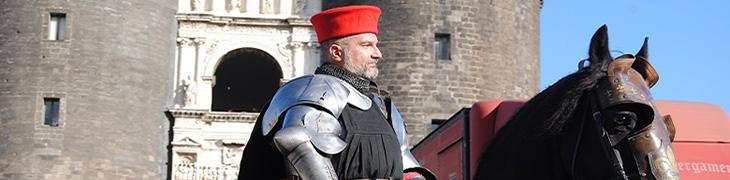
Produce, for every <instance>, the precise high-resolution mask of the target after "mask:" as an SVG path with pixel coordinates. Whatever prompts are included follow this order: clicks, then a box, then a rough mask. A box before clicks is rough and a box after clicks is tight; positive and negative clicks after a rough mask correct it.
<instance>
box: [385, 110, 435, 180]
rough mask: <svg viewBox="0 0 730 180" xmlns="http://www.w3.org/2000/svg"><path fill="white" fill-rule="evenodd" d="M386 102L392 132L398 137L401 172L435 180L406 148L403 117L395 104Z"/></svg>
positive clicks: (406, 141) (406, 139) (431, 173)
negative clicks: (415, 173) (401, 158)
mask: <svg viewBox="0 0 730 180" xmlns="http://www.w3.org/2000/svg"><path fill="white" fill-rule="evenodd" d="M386 102H387V104H390V107H389V111H390V119H391V125H392V126H393V130H395V134H396V136H398V141H399V142H400V144H401V146H400V150H401V156H402V157H403V172H404V173H409V172H417V173H418V174H420V175H421V176H423V177H424V178H426V179H427V180H435V179H436V175H435V174H434V173H433V172H431V171H430V170H428V169H426V168H425V167H423V166H421V164H419V163H418V161H417V160H416V157H414V156H413V154H412V153H411V148H409V147H408V146H409V145H408V135H407V134H406V128H405V122H404V121H403V117H402V116H401V115H400V112H398V109H397V108H396V107H395V103H393V102H392V101H391V100H390V99H387V100H386Z"/></svg>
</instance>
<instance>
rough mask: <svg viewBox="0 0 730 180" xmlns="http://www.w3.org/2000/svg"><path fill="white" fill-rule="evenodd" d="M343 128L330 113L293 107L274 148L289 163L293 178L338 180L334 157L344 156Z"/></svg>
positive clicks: (277, 133) (307, 107) (310, 107)
mask: <svg viewBox="0 0 730 180" xmlns="http://www.w3.org/2000/svg"><path fill="white" fill-rule="evenodd" d="M341 131H342V127H341V125H340V124H339V122H338V121H337V119H336V118H335V117H334V116H332V115H331V114H329V113H328V112H325V111H322V110H318V109H316V108H314V107H312V106H308V105H297V106H294V107H291V108H290V109H289V110H288V111H287V112H286V115H285V116H284V120H283V124H282V128H281V129H280V130H279V131H277V132H276V134H274V138H273V139H274V144H275V145H276V147H277V149H279V151H280V152H281V154H282V155H283V156H284V157H285V158H286V159H287V160H288V161H289V163H290V165H291V167H293V168H292V169H291V171H292V174H295V175H298V176H299V178H300V179H337V174H336V173H335V169H334V168H333V166H332V162H331V161H330V155H333V154H336V153H339V152H341V151H342V150H343V149H344V148H345V142H344V141H342V139H340V137H339V135H340V133H341Z"/></svg>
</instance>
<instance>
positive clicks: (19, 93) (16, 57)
mask: <svg viewBox="0 0 730 180" xmlns="http://www.w3.org/2000/svg"><path fill="white" fill-rule="evenodd" d="M176 7H177V2H176V1H170V0H163V1H159V0H127V1H68V0H35V1H0V179H164V178H166V177H165V176H166V174H167V173H166V171H167V168H168V167H167V165H166V163H167V161H168V155H167V146H168V144H169V143H168V142H169V141H168V133H167V132H168V130H169V123H168V120H167V118H166V117H165V114H164V109H165V107H167V106H169V103H170V102H171V101H172V95H171V93H170V92H168V91H167V89H170V88H169V87H170V86H171V84H172V83H171V82H170V80H169V79H170V76H171V74H172V61H173V60H174V52H175V50H174V47H175V32H176V21H175V17H174V14H175V10H176Z"/></svg>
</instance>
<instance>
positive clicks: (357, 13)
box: [311, 5, 380, 43]
mask: <svg viewBox="0 0 730 180" xmlns="http://www.w3.org/2000/svg"><path fill="white" fill-rule="evenodd" d="M379 17H380V8H378V7H375V6H367V5H357V6H345V7H338V8H332V9H328V10H326V11H322V12H320V13H317V14H315V15H314V16H312V19H311V21H312V25H314V31H316V32H317V40H318V41H319V42H320V43H321V42H324V41H327V40H330V39H334V38H339V37H345V36H349V35H355V34H362V33H373V34H378V18H379Z"/></svg>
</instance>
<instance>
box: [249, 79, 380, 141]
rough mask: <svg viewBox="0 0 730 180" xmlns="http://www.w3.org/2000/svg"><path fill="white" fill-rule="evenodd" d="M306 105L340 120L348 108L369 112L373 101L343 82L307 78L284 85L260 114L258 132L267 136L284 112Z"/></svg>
mask: <svg viewBox="0 0 730 180" xmlns="http://www.w3.org/2000/svg"><path fill="white" fill-rule="evenodd" d="M303 104H306V105H309V106H312V107H315V108H318V109H322V110H325V111H327V112H328V113H330V114H332V115H333V116H334V117H335V118H337V117H339V116H340V114H341V113H342V110H343V109H344V108H345V106H346V105H347V104H351V105H353V106H355V107H357V108H359V109H362V110H367V109H370V106H371V105H372V101H371V100H370V98H368V97H367V96H365V95H363V94H362V93H359V92H358V91H357V90H356V89H355V88H354V87H352V86H351V85H350V84H347V83H346V82H344V81H342V80H340V79H337V78H336V77H334V76H329V75H320V74H315V75H307V76H302V77H299V78H296V79H293V80H291V81H289V82H288V83H286V84H284V86H282V87H281V88H280V89H279V90H278V91H277V92H276V95H274V98H273V99H272V100H271V103H270V104H269V107H268V110H266V112H265V113H264V114H263V116H264V117H263V119H262V121H263V122H262V124H261V129H262V132H263V135H268V134H269V133H270V132H271V130H272V129H273V128H274V126H276V124H277V123H279V119H280V117H281V116H282V114H283V113H284V112H286V111H287V110H288V109H289V108H291V107H293V106H296V105H303Z"/></svg>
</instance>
